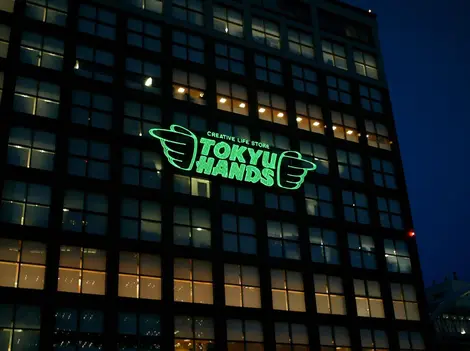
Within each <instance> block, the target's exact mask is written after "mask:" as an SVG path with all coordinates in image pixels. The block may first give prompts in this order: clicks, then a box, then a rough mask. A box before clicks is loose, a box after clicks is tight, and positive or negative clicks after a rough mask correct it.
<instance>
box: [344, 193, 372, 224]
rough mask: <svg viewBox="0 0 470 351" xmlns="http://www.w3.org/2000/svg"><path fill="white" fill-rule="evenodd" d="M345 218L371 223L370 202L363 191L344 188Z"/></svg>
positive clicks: (350, 220)
mask: <svg viewBox="0 0 470 351" xmlns="http://www.w3.org/2000/svg"><path fill="white" fill-rule="evenodd" d="M343 210H344V218H345V219H346V220H347V221H348V222H356V223H360V224H369V222H370V219H369V203H368V201H367V197H366V195H365V194H363V193H358V192H355V191H346V190H343Z"/></svg>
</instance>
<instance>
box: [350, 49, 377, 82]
mask: <svg viewBox="0 0 470 351" xmlns="http://www.w3.org/2000/svg"><path fill="white" fill-rule="evenodd" d="M354 65H355V66H356V73H357V74H360V75H361V76H365V77H369V78H372V79H379V74H378V72H377V62H376V60H375V57H374V56H372V55H370V54H368V53H365V52H362V51H359V50H355V51H354Z"/></svg>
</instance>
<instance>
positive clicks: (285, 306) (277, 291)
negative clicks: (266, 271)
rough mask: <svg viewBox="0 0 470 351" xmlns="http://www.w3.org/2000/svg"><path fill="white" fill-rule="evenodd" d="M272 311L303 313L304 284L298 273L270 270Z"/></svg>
mask: <svg viewBox="0 0 470 351" xmlns="http://www.w3.org/2000/svg"><path fill="white" fill-rule="evenodd" d="M271 292H272V298H273V309H275V310H282V311H298V312H305V298H304V282H303V280H302V274H301V273H299V272H291V271H284V270H280V269H271Z"/></svg>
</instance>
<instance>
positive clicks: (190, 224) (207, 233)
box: [173, 206, 211, 248]
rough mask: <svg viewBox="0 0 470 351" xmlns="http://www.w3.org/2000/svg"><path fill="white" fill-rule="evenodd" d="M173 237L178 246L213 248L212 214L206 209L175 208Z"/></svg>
mask: <svg viewBox="0 0 470 351" xmlns="http://www.w3.org/2000/svg"><path fill="white" fill-rule="evenodd" d="M173 214H174V217H173V235H174V243H175V244H176V245H184V246H193V247H198V248H210V247H211V221H210V213H209V211H207V210H205V209H200V208H188V207H181V206H175V208H174V211H173Z"/></svg>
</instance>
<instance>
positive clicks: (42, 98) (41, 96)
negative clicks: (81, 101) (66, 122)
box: [13, 77, 60, 119]
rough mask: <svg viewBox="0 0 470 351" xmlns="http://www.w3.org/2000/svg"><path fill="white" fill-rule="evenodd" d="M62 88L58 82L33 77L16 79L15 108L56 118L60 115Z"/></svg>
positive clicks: (19, 110)
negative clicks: (43, 80) (53, 82)
mask: <svg viewBox="0 0 470 351" xmlns="http://www.w3.org/2000/svg"><path fill="white" fill-rule="evenodd" d="M59 100H60V88H59V86H58V85H56V84H52V83H48V82H42V81H37V80H34V79H31V78H25V77H18V78H17V79H16V86H15V96H14V98H13V110H14V111H16V112H23V113H28V114H30V115H35V116H41V117H47V118H54V119H57V117H58V116H59Z"/></svg>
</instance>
